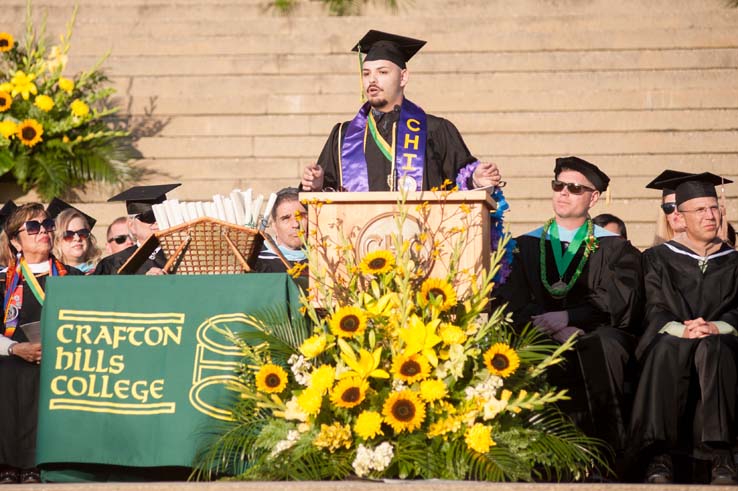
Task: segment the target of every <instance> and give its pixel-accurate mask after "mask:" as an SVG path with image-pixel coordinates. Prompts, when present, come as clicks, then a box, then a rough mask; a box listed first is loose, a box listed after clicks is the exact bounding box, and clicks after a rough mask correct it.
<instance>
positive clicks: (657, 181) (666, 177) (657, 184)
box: [646, 169, 694, 197]
mask: <svg viewBox="0 0 738 491" xmlns="http://www.w3.org/2000/svg"><path fill="white" fill-rule="evenodd" d="M693 175H694V174H692V173H691V172H682V171H679V170H671V169H666V170H665V171H664V172H662V173H661V174H659V175H658V176H656V177H654V179H653V181H651V182H649V183H648V184H646V188H647V189H660V190H661V196H662V197H664V196H668V195H670V194H674V188H673V187H671V186H672V185H671V184H668V185H667V184H664V182H667V183H668V181H671V180H672V179H678V178H680V177H687V176H693Z"/></svg>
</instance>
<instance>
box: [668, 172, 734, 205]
mask: <svg viewBox="0 0 738 491" xmlns="http://www.w3.org/2000/svg"><path fill="white" fill-rule="evenodd" d="M731 182H733V181H731V180H730V179H726V178H724V177H721V176H717V175H715V174H713V173H711V172H703V173H701V174H691V175H688V176H683V177H677V178H674V179H670V180H668V181H662V183H661V184H663V186H665V187H669V188H672V189H674V192H675V193H676V204H677V206H679V205H681V204H682V203H684V202H685V201H689V200H690V199H694V198H717V191H715V186H719V185H720V184H730V183H731Z"/></svg>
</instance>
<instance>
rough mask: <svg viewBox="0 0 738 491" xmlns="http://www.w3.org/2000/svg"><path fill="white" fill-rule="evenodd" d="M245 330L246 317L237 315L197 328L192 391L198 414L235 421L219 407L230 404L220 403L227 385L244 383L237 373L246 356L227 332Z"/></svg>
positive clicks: (214, 319)
mask: <svg viewBox="0 0 738 491" xmlns="http://www.w3.org/2000/svg"><path fill="white" fill-rule="evenodd" d="M234 324H235V325H234ZM245 326H247V323H246V315H245V314H239V313H235V314H220V315H216V316H213V317H210V318H209V319H206V320H205V321H204V322H203V323H202V324H200V326H199V327H198V328H197V334H196V336H197V348H196V349H195V363H194V368H193V373H192V388H191V389H190V404H192V407H194V408H195V409H196V410H197V411H199V412H201V413H203V414H206V415H208V416H210V417H213V418H216V419H220V420H223V421H231V420H232V419H233V417H232V414H231V412H230V411H229V410H228V409H225V408H223V407H219V405H218V404H219V403H225V402H226V401H220V400H219V399H221V398H222V388H223V386H224V385H226V384H229V383H233V384H239V383H240V381H239V379H238V377H237V376H236V375H235V373H236V369H237V368H238V366H239V364H240V363H241V358H242V357H243V355H242V354H241V350H240V349H239V348H238V346H234V345H233V343H232V342H231V341H229V340H228V339H226V337H225V336H224V335H223V330H225V329H228V330H230V331H233V332H239V331H241V330H242V329H243V327H245ZM213 399H216V400H213Z"/></svg>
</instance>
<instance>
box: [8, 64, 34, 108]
mask: <svg viewBox="0 0 738 491" xmlns="http://www.w3.org/2000/svg"><path fill="white" fill-rule="evenodd" d="M34 78H36V75H34V74H32V73H29V74H28V75H26V74H25V73H24V72H22V71H21V70H18V71H17V72H15V75H13V78H11V79H10V83H11V84H13V90H12V92H11V93H10V95H12V96H13V97H15V96H17V95H18V94H20V95H21V97H23V100H24V101H27V100H28V97H30V95H31V94H33V95H36V94H37V93H38V89H37V88H36V84H35V83H33V79H34Z"/></svg>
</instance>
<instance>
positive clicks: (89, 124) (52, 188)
mask: <svg viewBox="0 0 738 491" xmlns="http://www.w3.org/2000/svg"><path fill="white" fill-rule="evenodd" d="M76 13H77V10H76V8H75V10H74V13H73V15H72V18H71V20H70V21H69V23H68V24H67V31H66V34H63V35H61V36H60V42H59V44H58V45H55V46H52V47H51V48H50V49H47V43H46V39H45V34H46V22H45V19H44V21H43V22H42V24H41V28H40V30H39V32H37V30H36V28H35V27H34V24H33V21H32V10H31V2H30V0H29V1H28V5H27V10H26V30H25V35H24V39H23V40H22V41H20V42H19V41H17V40H16V39H15V37H14V36H13V34H11V33H8V32H0V175H4V174H7V173H11V174H12V176H13V177H14V179H15V181H16V182H17V183H18V184H19V185H20V186H21V187H22V188H23V189H24V190H28V189H30V188H36V189H37V191H38V193H39V194H40V195H41V197H42V198H43V199H46V200H48V199H51V198H52V197H54V196H60V195H63V194H64V193H65V192H66V191H68V190H69V188H71V187H76V186H81V185H84V184H86V183H88V182H90V181H105V182H109V183H119V182H121V181H122V180H125V179H127V178H128V177H129V174H130V168H129V167H128V164H127V162H128V160H129V158H130V157H131V155H132V149H131V147H130V144H129V143H128V140H127V137H128V136H129V135H128V132H126V131H119V130H115V129H112V128H111V127H110V126H109V124H108V122H107V121H106V118H107V117H108V116H110V115H112V114H114V113H116V112H117V110H118V108H116V107H113V106H112V105H111V104H110V102H109V100H108V98H109V97H110V96H111V95H112V94H113V92H114V89H112V88H106V87H105V85H106V83H107V82H108V79H107V77H106V76H105V75H104V74H103V73H102V71H101V70H100V66H101V65H102V63H103V61H104V60H105V58H106V57H103V58H102V59H101V60H100V61H99V62H98V63H97V64H96V65H95V66H94V67H93V68H92V69H90V70H89V71H85V72H81V73H77V74H75V75H66V74H65V68H66V65H67V59H68V57H67V53H68V51H69V48H70V40H71V37H72V30H73V26H74V20H75V17H76Z"/></svg>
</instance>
